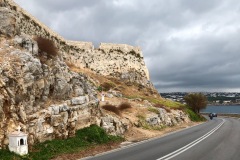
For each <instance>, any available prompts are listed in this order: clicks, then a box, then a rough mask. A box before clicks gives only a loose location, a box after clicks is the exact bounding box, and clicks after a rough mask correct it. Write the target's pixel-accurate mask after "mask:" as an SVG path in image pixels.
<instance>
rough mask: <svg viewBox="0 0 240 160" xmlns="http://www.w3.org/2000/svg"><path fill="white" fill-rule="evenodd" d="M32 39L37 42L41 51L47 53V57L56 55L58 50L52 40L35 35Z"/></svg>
mask: <svg viewBox="0 0 240 160" xmlns="http://www.w3.org/2000/svg"><path fill="white" fill-rule="evenodd" d="M34 40H35V41H36V42H37V43H38V48H39V49H40V51H41V53H43V52H45V53H47V57H48V58H53V57H56V56H57V55H58V50H57V48H56V47H55V44H54V43H53V41H51V40H49V39H46V38H42V37H35V38H34Z"/></svg>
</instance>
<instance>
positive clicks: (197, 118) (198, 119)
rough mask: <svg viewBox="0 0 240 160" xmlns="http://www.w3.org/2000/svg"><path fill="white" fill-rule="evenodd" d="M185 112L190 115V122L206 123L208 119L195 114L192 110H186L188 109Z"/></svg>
mask: <svg viewBox="0 0 240 160" xmlns="http://www.w3.org/2000/svg"><path fill="white" fill-rule="evenodd" d="M185 112H186V113H187V114H188V116H189V118H190V120H191V121H193V122H201V121H206V119H205V118H204V117H203V116H202V115H199V114H197V113H195V112H193V111H192V110H191V109H189V108H186V109H185Z"/></svg>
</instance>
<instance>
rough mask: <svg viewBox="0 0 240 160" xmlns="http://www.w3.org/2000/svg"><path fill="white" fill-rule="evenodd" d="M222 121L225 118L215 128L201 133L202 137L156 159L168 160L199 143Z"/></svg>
mask: <svg viewBox="0 0 240 160" xmlns="http://www.w3.org/2000/svg"><path fill="white" fill-rule="evenodd" d="M224 123H225V120H224V119H222V122H221V123H220V124H219V125H218V126H216V127H215V128H213V129H212V130H211V131H209V132H208V133H206V134H205V135H203V136H202V137H200V138H198V139H196V140H195V141H193V142H191V143H189V144H187V145H186V146H184V147H182V148H180V149H178V150H176V151H174V152H172V153H169V154H167V155H165V156H163V157H161V158H159V159H157V160H169V159H171V158H173V157H176V156H177V155H179V154H181V153H183V152H185V151H186V150H188V149H190V148H192V147H193V146H195V145H196V144H198V143H200V142H201V141H203V140H204V139H206V138H207V137H209V136H210V135H211V134H213V133H214V132H215V131H216V130H218V129H219V128H220V127H221V126H222V125H223V124H224Z"/></svg>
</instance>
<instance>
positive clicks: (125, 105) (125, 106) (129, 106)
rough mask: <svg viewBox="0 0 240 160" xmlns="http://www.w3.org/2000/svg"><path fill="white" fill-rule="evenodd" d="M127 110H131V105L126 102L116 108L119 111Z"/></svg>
mask: <svg viewBox="0 0 240 160" xmlns="http://www.w3.org/2000/svg"><path fill="white" fill-rule="evenodd" d="M128 108H132V106H131V104H130V103H128V102H123V103H121V104H120V105H119V106H118V109H119V110H120V111H123V110H125V109H128Z"/></svg>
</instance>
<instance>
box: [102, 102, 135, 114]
mask: <svg viewBox="0 0 240 160" xmlns="http://www.w3.org/2000/svg"><path fill="white" fill-rule="evenodd" d="M102 108H103V109H105V110H107V111H110V112H113V113H115V114H116V115H119V116H121V115H122V111H123V110H126V109H129V108H132V106H131V104H130V103H128V102H122V103H121V104H120V105H118V106H117V107H116V106H115V105H112V104H105V105H102Z"/></svg>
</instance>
